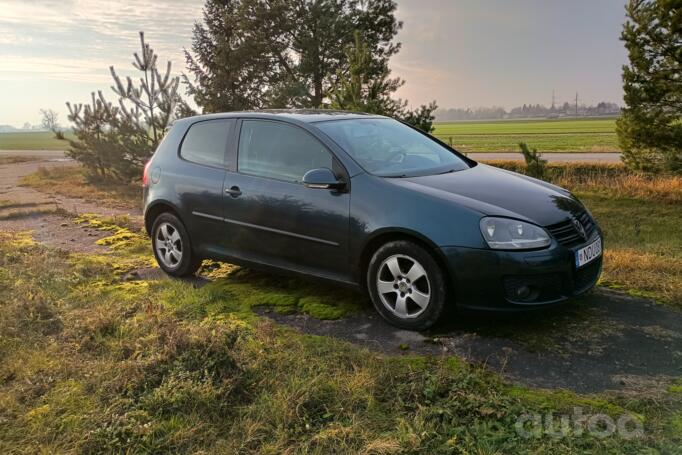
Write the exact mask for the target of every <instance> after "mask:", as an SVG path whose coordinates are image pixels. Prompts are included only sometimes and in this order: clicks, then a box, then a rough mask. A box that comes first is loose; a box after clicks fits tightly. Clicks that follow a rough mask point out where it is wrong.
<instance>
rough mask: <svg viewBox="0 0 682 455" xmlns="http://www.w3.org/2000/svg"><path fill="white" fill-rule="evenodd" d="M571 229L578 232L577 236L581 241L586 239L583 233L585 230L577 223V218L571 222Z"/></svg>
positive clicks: (585, 234)
mask: <svg viewBox="0 0 682 455" xmlns="http://www.w3.org/2000/svg"><path fill="white" fill-rule="evenodd" d="M572 223H573V227H574V228H575V230H576V231H577V232H578V235H579V236H580V237H582V238H583V240H586V239H587V233H586V232H585V228H584V227H583V225H582V223H581V222H580V221H578V219H577V218H573V220H572Z"/></svg>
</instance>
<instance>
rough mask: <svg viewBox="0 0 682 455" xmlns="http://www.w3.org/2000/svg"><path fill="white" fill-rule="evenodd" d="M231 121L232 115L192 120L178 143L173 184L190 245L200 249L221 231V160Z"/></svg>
mask: <svg viewBox="0 0 682 455" xmlns="http://www.w3.org/2000/svg"><path fill="white" fill-rule="evenodd" d="M235 124H236V119H214V120H203V121H200V122H196V123H194V124H192V125H191V126H190V127H189V129H188V130H187V132H186V133H185V136H184V138H183V140H182V142H181V144H180V151H179V155H180V160H179V162H178V168H177V169H176V171H175V173H176V176H177V178H175V179H174V186H175V191H176V192H177V194H178V197H179V199H180V207H181V208H182V210H183V211H184V213H183V214H182V215H183V216H182V218H183V221H184V223H185V225H186V227H187V228H188V230H189V234H190V238H191V239H192V243H193V247H194V248H195V249H196V250H198V251H200V252H205V251H210V250H211V249H212V248H213V247H214V246H215V245H216V244H219V243H220V239H221V236H222V235H223V223H222V216H223V194H224V193H223V181H224V180H225V168H226V166H225V162H226V159H227V147H228V144H229V143H230V138H231V135H232V134H234V128H235Z"/></svg>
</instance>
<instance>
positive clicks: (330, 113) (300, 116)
mask: <svg viewBox="0 0 682 455" xmlns="http://www.w3.org/2000/svg"><path fill="white" fill-rule="evenodd" d="M232 117H241V118H249V117H251V118H265V119H267V118H270V119H288V120H297V121H299V122H304V123H315V122H324V121H328V120H349V119H356V118H386V117H384V116H382V115H376V114H367V113H364V112H350V111H336V110H331V109H264V110H259V111H234V112H222V113H216V114H204V115H196V116H193V117H188V118H187V119H192V121H193V122H194V121H198V120H211V119H219V118H232Z"/></svg>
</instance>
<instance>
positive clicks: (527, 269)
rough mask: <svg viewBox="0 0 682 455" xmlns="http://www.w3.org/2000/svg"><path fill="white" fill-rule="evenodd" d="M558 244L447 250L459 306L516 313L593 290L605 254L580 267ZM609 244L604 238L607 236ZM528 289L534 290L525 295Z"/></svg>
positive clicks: (444, 249) (568, 250)
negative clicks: (519, 248)
mask: <svg viewBox="0 0 682 455" xmlns="http://www.w3.org/2000/svg"><path fill="white" fill-rule="evenodd" d="M598 235H599V236H601V232H600V231H599V230H596V231H595V233H594V234H593V235H592V236H591V237H590V238H589V239H588V240H587V241H585V242H584V243H583V244H581V245H578V246H576V247H573V248H567V247H564V246H562V245H560V244H558V243H557V242H556V241H553V243H552V245H551V246H550V247H549V248H548V249H545V250H539V251H496V250H489V249H485V250H484V249H475V248H463V247H441V252H442V253H443V255H444V257H445V260H446V261H447V264H448V268H449V272H450V278H451V280H452V281H453V282H454V284H455V285H454V295H455V299H456V304H457V308H460V309H469V310H494V311H515V310H529V309H533V308H540V307H545V306H549V305H553V304H558V303H561V302H564V301H566V300H568V299H569V298H571V297H574V296H576V295H579V294H582V293H584V292H586V291H588V290H590V289H591V288H592V287H594V285H595V284H596V283H597V280H598V279H599V276H600V275H601V268H602V258H603V253H602V255H601V256H600V257H599V258H597V259H595V260H593V261H592V262H590V263H589V264H587V265H585V266H583V267H581V268H579V269H576V267H575V259H574V258H575V251H577V250H578V249H580V248H582V247H584V246H585V245H588V244H589V243H591V242H593V241H594V240H596V238H597V236H598ZM602 242H603V237H602ZM523 287H525V288H526V289H527V290H528V292H519V290H524V291H525V290H526V289H523Z"/></svg>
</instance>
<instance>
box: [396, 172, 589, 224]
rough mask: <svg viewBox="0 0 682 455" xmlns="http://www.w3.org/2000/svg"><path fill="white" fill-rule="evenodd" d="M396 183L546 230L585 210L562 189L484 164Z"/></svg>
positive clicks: (408, 178)
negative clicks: (542, 227)
mask: <svg viewBox="0 0 682 455" xmlns="http://www.w3.org/2000/svg"><path fill="white" fill-rule="evenodd" d="M396 180H402V181H403V182H402V184H403V185H406V186H410V187H412V189H413V190H417V191H422V192H427V193H431V194H433V195H437V196H440V197H443V198H447V199H450V200H452V201H453V202H455V203H459V204H463V205H465V206H467V207H469V208H470V209H474V210H477V211H479V212H481V213H482V214H484V215H490V216H494V215H497V216H506V217H514V218H520V219H527V220H529V221H531V222H534V223H536V224H540V225H543V226H547V225H550V224H554V223H558V222H561V221H564V220H565V219H566V218H569V217H570V216H575V215H577V214H579V213H580V212H582V211H583V210H584V208H583V207H582V204H581V203H580V202H579V201H578V200H577V199H576V198H575V197H574V196H573V195H572V194H571V193H569V192H568V191H567V190H564V189H563V188H560V187H558V186H555V185H552V184H550V183H547V182H543V181H541V180H537V179H534V178H531V177H527V176H525V175H521V174H517V173H515V172H510V171H506V170H503V169H499V168H496V167H492V166H487V165H485V164H477V165H476V166H474V167H472V168H470V169H467V170H464V171H457V172H449V173H447V174H437V175H426V176H421V177H407V178H403V179H396ZM396 183H397V182H396Z"/></svg>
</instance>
